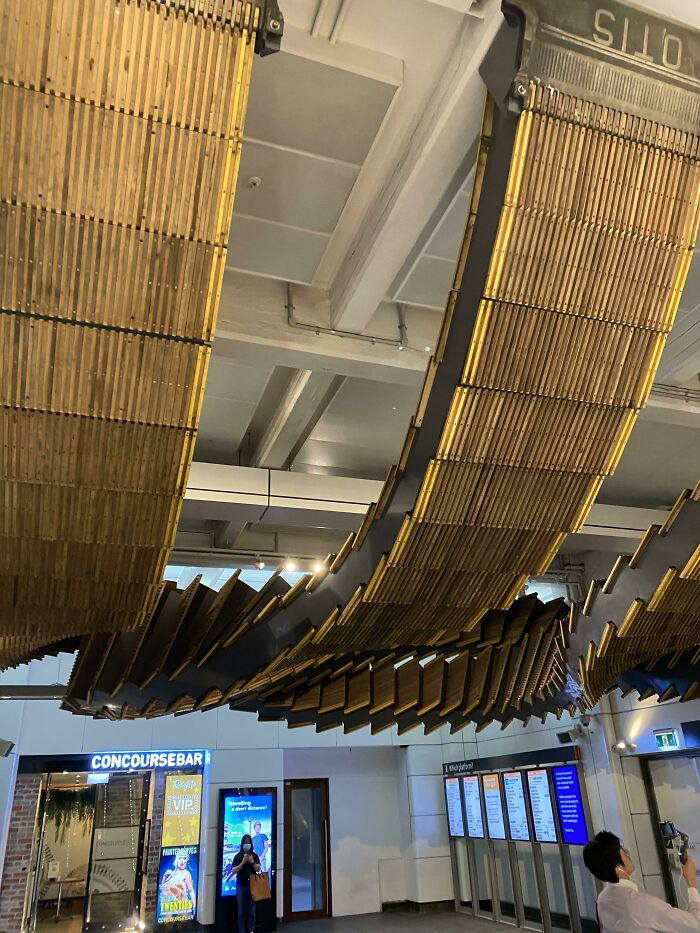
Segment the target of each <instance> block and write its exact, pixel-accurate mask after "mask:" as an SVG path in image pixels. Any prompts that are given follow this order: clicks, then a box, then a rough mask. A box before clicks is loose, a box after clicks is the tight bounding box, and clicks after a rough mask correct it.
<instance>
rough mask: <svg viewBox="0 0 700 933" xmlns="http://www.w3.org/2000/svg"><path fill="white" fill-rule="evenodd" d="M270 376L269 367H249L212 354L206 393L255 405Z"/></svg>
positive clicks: (270, 368)
mask: <svg viewBox="0 0 700 933" xmlns="http://www.w3.org/2000/svg"><path fill="white" fill-rule="evenodd" d="M271 374H272V367H271V366H270V367H269V368H264V367H262V366H249V365H248V364H247V363H240V362H238V361H237V360H228V359H226V358H225V357H220V356H217V355H216V354H214V356H212V358H211V362H210V363H209V374H208V376H207V392H208V393H209V394H210V395H213V396H216V397H218V398H222V399H229V400H231V401H234V402H252V403H253V404H254V405H255V404H257V402H258V400H259V398H260V396H261V395H262V392H263V389H264V388H265V386H266V385H267V380H268V379H269V378H270V375H271Z"/></svg>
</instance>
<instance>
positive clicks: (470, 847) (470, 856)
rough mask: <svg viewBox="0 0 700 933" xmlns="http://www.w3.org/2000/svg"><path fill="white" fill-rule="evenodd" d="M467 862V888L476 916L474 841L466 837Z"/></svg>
mask: <svg viewBox="0 0 700 933" xmlns="http://www.w3.org/2000/svg"><path fill="white" fill-rule="evenodd" d="M467 864H468V866H469V889H470V894H471V897H472V914H473V916H475V917H476V916H477V915H478V912H479V875H478V873H477V870H476V853H475V852H474V841H473V840H472V839H467Z"/></svg>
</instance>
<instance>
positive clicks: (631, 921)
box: [583, 832, 700, 933]
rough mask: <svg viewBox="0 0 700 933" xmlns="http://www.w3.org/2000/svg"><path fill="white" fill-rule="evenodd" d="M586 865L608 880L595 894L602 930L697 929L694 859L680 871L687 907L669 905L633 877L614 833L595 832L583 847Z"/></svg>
mask: <svg viewBox="0 0 700 933" xmlns="http://www.w3.org/2000/svg"><path fill="white" fill-rule="evenodd" d="M583 861H584V862H585V864H586V868H587V869H588V870H589V871H590V872H591V874H593V875H595V877H596V878H598V879H599V881H606V882H607V884H606V885H605V887H604V888H603V890H602V891H601V893H600V894H599V895H598V924H599V926H600V929H601V931H602V933H686V931H688V933H690V931H696V933H697V931H700V894H698V889H697V886H696V871H695V863H694V862H693V860H692V859H691V858H689V859H688V860H687V861H686V862H685V864H684V865H683V866H682V868H681V871H682V874H683V878H684V879H685V882H686V884H687V885H688V901H689V906H688V910H679V908H678V907H671V905H670V904H667V903H666V901H662V900H661V898H659V897H654V895H653V894H647V893H646V892H645V891H640V890H639V888H638V887H637V885H636V884H635V883H634V881H632V877H631V876H632V874H633V872H634V863H633V861H632V859H631V858H630V854H629V852H628V851H627V849H625V848H624V846H623V845H622V842H621V841H620V840H619V839H618V837H617V836H616V835H615V834H614V833H607V832H603V833H598V835H597V836H596V837H595V838H594V839H591V841H590V842H588V843H587V844H586V845H585V846H584V848H583Z"/></svg>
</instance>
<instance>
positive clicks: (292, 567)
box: [284, 560, 297, 573]
mask: <svg viewBox="0 0 700 933" xmlns="http://www.w3.org/2000/svg"><path fill="white" fill-rule="evenodd" d="M284 569H285V570H286V571H287V573H294V571H295V570H296V569H297V565H296V564H295V563H294V561H293V560H288V561H286V562H285V565H284Z"/></svg>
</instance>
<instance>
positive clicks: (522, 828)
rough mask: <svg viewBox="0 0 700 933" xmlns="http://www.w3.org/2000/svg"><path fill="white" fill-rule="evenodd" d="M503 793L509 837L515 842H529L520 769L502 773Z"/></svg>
mask: <svg viewBox="0 0 700 933" xmlns="http://www.w3.org/2000/svg"><path fill="white" fill-rule="evenodd" d="M503 793H504V795H505V798H506V810H507V811H508V825H509V827H510V838H511V839H514V840H515V841H516V842H529V841H530V828H529V826H528V825H527V810H526V807H525V788H524V787H523V775H522V771H506V772H505V774H504V775H503Z"/></svg>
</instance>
